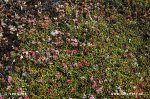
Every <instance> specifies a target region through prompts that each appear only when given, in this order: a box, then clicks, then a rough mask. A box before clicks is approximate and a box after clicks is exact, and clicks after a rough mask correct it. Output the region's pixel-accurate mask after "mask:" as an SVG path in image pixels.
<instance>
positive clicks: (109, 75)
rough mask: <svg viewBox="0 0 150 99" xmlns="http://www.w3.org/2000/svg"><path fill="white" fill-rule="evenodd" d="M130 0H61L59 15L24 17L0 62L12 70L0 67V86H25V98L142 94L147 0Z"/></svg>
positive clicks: (145, 88)
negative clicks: (13, 42) (22, 26)
mask: <svg viewBox="0 0 150 99" xmlns="http://www.w3.org/2000/svg"><path fill="white" fill-rule="evenodd" d="M131 1H132V0H131ZM131 1H130V0H128V2H127V1H126V2H125V1H124V2H123V1H120V0H105V1H103V0H101V1H98V0H74V1H72V2H71V1H67V2H64V5H61V6H59V8H61V9H57V8H56V10H59V16H55V17H54V16H53V18H50V17H49V16H48V15H47V16H46V15H42V14H39V16H38V17H36V18H26V19H25V21H26V24H27V25H26V27H25V28H26V29H27V30H26V31H25V32H23V33H18V34H17V37H18V39H17V40H18V42H19V46H17V47H16V46H13V51H11V52H10V55H9V56H10V57H9V60H11V62H12V63H11V64H6V63H5V64H4V65H3V64H2V65H3V66H1V71H4V70H6V69H7V68H9V66H10V68H11V69H12V70H9V69H8V70H6V71H5V72H3V73H2V74H3V76H5V77H1V90H0V92H1V93H2V94H5V93H14V92H26V96H25V97H22V98H25V99H28V98H29V99H30V98H31V99H32V98H33V99H43V98H44V99H51V98H52V99H53V98H56V99H59V98H60V99H61V98H64V99H68V98H73V99H74V98H75V99H82V98H83V99H103V98H108V99H109V98H119V99H120V98H123V99H124V98H129V99H130V98H148V96H149V94H148V93H149V77H148V75H149V71H150V67H149V64H150V61H149V58H150V56H149V52H150V47H149V46H150V39H149V38H150V28H149V26H150V23H149V22H150V17H149V15H150V9H149V8H150V6H149V5H150V2H149V1H146V0H145V1H141V0H133V1H132V2H131ZM4 56H5V55H4ZM4 56H3V58H2V59H1V61H4V60H7V59H5V58H7V57H4ZM5 65H7V66H5ZM8 65H9V66H8ZM112 93H119V94H120V95H112ZM127 93H134V94H138V95H131V94H130V95H127ZM125 94H126V95H125ZM139 94H142V95H139ZM4 97H5V98H6V99H7V98H8V97H14V96H12V95H5V96H4ZM15 97H16V98H20V99H22V98H21V96H15Z"/></svg>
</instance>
